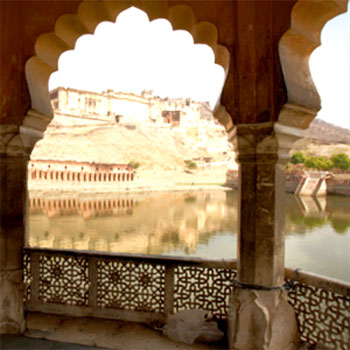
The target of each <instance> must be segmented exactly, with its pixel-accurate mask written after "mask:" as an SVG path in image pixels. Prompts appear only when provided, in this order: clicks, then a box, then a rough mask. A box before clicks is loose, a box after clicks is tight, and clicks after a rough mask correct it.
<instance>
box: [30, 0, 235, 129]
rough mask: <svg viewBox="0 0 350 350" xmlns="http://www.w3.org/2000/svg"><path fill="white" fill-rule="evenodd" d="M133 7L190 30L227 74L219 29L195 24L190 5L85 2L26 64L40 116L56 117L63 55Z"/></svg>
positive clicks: (226, 55)
mask: <svg viewBox="0 0 350 350" xmlns="http://www.w3.org/2000/svg"><path fill="white" fill-rule="evenodd" d="M131 6H135V7H137V8H139V9H141V10H143V11H145V12H146V14H147V16H148V17H149V18H150V19H151V20H152V19H160V18H165V19H167V20H169V22H170V23H171V25H172V26H173V28H177V29H184V30H187V31H188V32H189V33H190V34H191V35H192V36H193V38H194V42H195V43H201V44H207V45H208V46H209V47H211V48H212V49H213V51H214V55H215V62H216V63H217V64H220V65H221V66H222V67H223V68H224V70H225V73H226V74H227V72H228V68H229V67H228V65H229V61H230V58H229V56H230V54H229V51H228V50H227V49H226V48H225V47H223V46H220V45H217V38H218V30H217V28H216V26H215V25H214V24H212V23H209V22H205V21H201V22H198V21H196V19H195V16H194V13H193V11H192V9H191V8H190V7H189V6H187V5H175V6H173V7H170V8H169V7H168V3H167V1H110V0H105V1H83V2H82V3H81V4H80V5H79V8H78V12H77V14H65V15H62V16H60V17H59V18H58V19H57V21H56V23H55V30H54V33H44V34H42V35H41V36H40V37H39V38H38V39H37V41H36V44H35V53H36V56H33V57H31V58H30V59H29V60H28V61H27V62H26V78H27V81H28V86H29V91H30V96H31V102H32V109H34V110H35V111H36V112H37V113H39V114H42V115H45V116H47V117H50V118H52V117H53V111H52V107H51V101H50V96H49V91H48V82H49V78H50V75H51V74H52V73H53V72H54V71H56V70H57V67H58V60H59V57H60V56H61V55H62V53H63V52H65V51H67V50H69V49H73V48H74V47H75V44H76V41H77V40H78V38H80V37H81V36H82V35H85V34H91V33H93V31H94V30H95V29H96V26H97V25H98V24H99V23H101V22H103V21H115V19H116V18H117V16H118V15H119V14H120V13H121V12H122V11H124V10H126V9H127V8H130V7H131ZM184 14H185V15H184ZM181 15H184V16H183V17H181ZM180 17H181V18H180ZM215 114H217V113H215ZM26 118H27V117H26ZM26 118H25V119H26ZM226 125H227V123H226ZM40 131H44V130H40Z"/></svg>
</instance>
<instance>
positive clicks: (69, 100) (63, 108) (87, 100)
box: [50, 87, 200, 135]
mask: <svg viewBox="0 0 350 350" xmlns="http://www.w3.org/2000/svg"><path fill="white" fill-rule="evenodd" d="M50 96H51V102H52V106H53V109H54V113H55V115H61V116H66V117H72V118H84V119H90V120H102V121H105V122H112V123H119V124H124V125H125V124H126V125H127V124H139V123H142V124H149V123H152V124H156V125H158V126H164V125H167V124H168V125H170V126H172V127H179V128H180V129H181V130H182V131H183V132H187V131H188V132H193V131H190V130H191V129H193V128H194V129H195V130H196V131H195V132H196V133H197V135H198V134H199V131H198V125H199V122H200V112H199V103H198V102H196V101H192V100H191V99H181V98H179V99H170V98H160V97H157V96H154V95H153V92H152V91H143V92H142V94H141V95H137V94H134V93H126V92H115V91H113V90H107V91H105V92H102V93H98V92H91V91H83V90H77V89H72V88H64V87H58V88H56V89H54V90H52V91H51V92H50Z"/></svg>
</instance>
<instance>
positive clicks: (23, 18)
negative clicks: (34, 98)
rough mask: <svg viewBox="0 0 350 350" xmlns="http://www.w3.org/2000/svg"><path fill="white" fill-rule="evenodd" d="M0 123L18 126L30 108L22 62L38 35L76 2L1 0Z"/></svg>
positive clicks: (30, 53)
mask: <svg viewBox="0 0 350 350" xmlns="http://www.w3.org/2000/svg"><path fill="white" fill-rule="evenodd" d="M0 6H1V11H0V13H1V40H0V45H1V52H2V53H6V54H4V55H3V54H2V55H1V80H0V86H1V89H0V95H1V102H0V124H16V125H20V124H21V123H22V120H23V118H24V116H25V114H26V113H27V111H28V109H29V108H30V97H29V91H28V87H27V83H26V79H25V75H24V65H25V62H26V61H27V59H28V58H30V57H31V56H32V55H34V44H35V41H36V39H37V38H38V37H39V35H40V34H42V33H45V32H50V31H52V30H53V28H54V25H55V21H56V20H57V18H58V17H59V16H61V15H62V14H65V13H69V12H76V11H77V8H78V6H79V1H16V0H14V1H1V2H0Z"/></svg>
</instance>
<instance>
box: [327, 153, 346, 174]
mask: <svg viewBox="0 0 350 350" xmlns="http://www.w3.org/2000/svg"><path fill="white" fill-rule="evenodd" d="M331 160H332V162H333V163H334V167H335V168H338V169H343V170H349V169H350V158H349V157H348V156H347V155H346V154H345V153H337V154H333V155H332V157H331Z"/></svg>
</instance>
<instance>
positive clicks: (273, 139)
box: [228, 123, 300, 350]
mask: <svg viewBox="0 0 350 350" xmlns="http://www.w3.org/2000/svg"><path fill="white" fill-rule="evenodd" d="M299 137H300V132H298V130H296V129H294V128H290V127H286V126H282V125H280V124H279V123H276V124H275V125H274V124H273V123H262V124H244V125H238V126H237V128H236V134H235V138H234V140H233V143H234V145H235V148H236V151H237V154H238V156H237V158H238V159H237V160H238V162H239V175H240V176H239V215H238V218H239V225H238V254H237V259H238V278H237V281H236V289H235V291H234V292H233V295H232V298H231V302H230V309H229V315H228V322H229V345H230V349H237V350H238V349H239V350H243V349H244V350H249V349H252V350H253V349H254V350H256V349H269V350H274V349H275V350H280V349H284V350H288V349H295V348H296V347H297V345H298V343H299V334H298V329H297V323H296V318H295V313H294V310H293V308H292V306H290V305H289V304H288V302H287V292H286V291H285V290H284V288H283V287H282V285H283V284H284V216H285V188H284V171H285V165H286V162H287V160H288V158H289V157H288V151H289V149H290V147H291V145H292V143H293V142H294V141H295V140H296V139H298V138H299Z"/></svg>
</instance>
